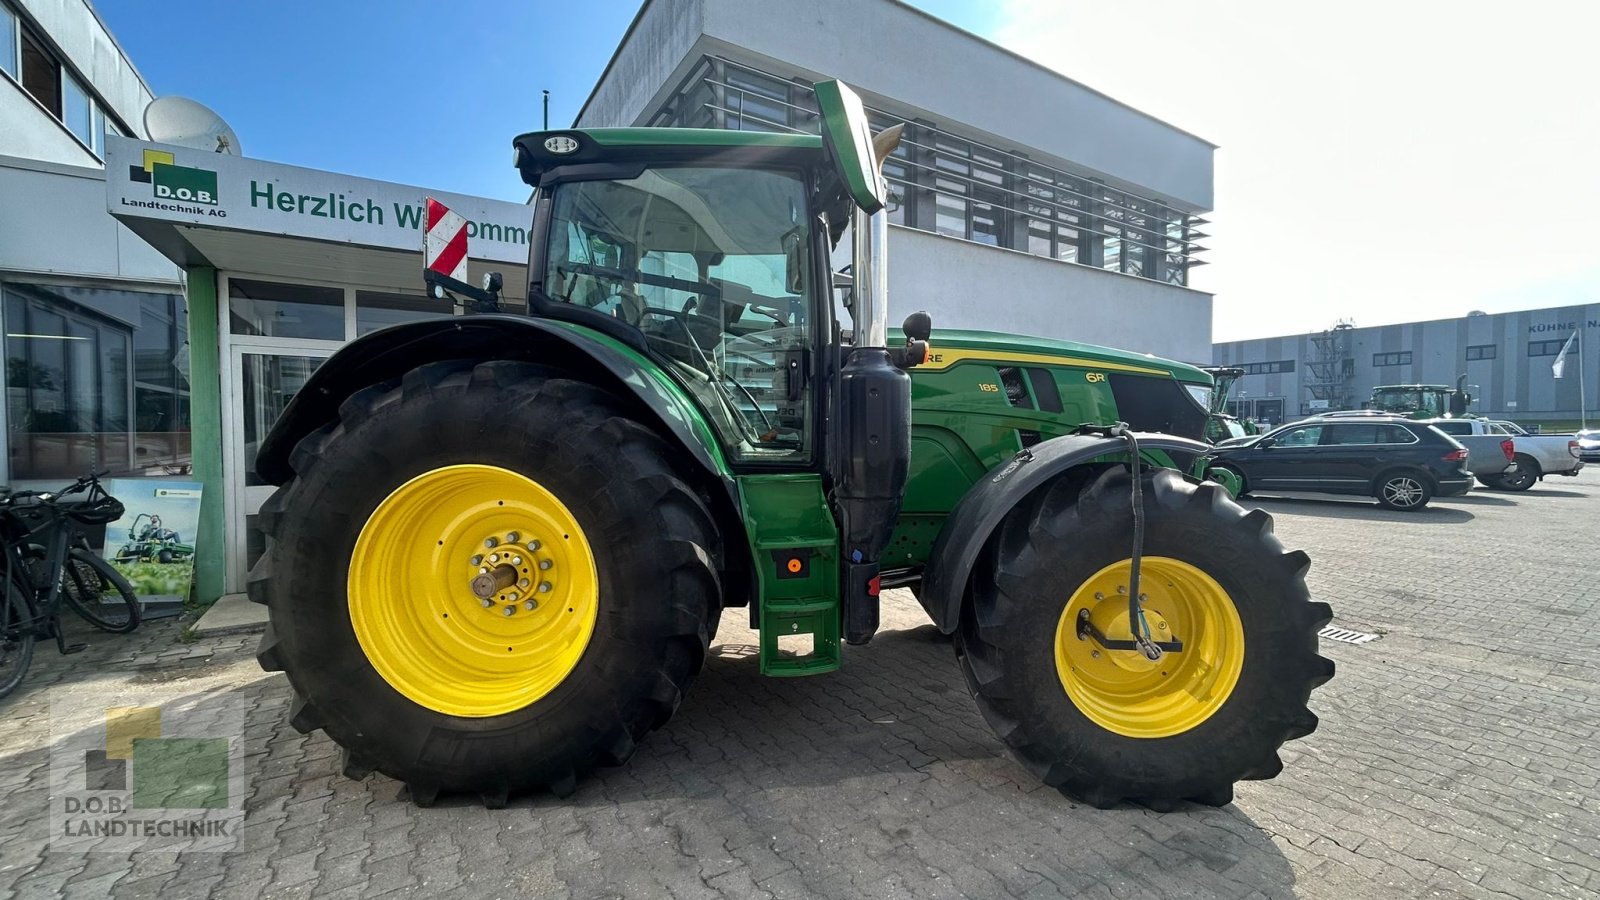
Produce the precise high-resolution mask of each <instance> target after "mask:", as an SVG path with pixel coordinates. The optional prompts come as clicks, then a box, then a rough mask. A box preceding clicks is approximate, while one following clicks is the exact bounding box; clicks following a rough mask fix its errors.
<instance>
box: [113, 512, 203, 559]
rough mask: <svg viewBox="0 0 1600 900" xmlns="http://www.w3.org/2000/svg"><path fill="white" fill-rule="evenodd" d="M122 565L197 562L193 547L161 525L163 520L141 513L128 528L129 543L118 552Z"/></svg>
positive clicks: (116, 557)
mask: <svg viewBox="0 0 1600 900" xmlns="http://www.w3.org/2000/svg"><path fill="white" fill-rule="evenodd" d="M114 559H115V560H116V561H117V562H119V563H141V562H143V563H174V562H188V561H189V560H191V559H194V545H193V544H186V543H184V542H183V540H182V539H181V538H180V537H179V536H178V533H177V532H176V531H173V530H172V529H170V528H167V527H166V526H164V525H162V524H161V517H160V516H154V515H150V514H149V513H140V514H138V515H137V516H134V517H133V523H132V524H130V525H129V526H128V541H127V543H125V544H123V545H122V546H121V547H120V548H119V549H118V550H117V553H116V556H115V557H114Z"/></svg>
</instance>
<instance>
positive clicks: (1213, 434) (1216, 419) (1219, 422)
mask: <svg viewBox="0 0 1600 900" xmlns="http://www.w3.org/2000/svg"><path fill="white" fill-rule="evenodd" d="M1201 371H1203V372H1205V373H1206V374H1207V375H1210V376H1211V378H1212V381H1213V385H1214V386H1213V387H1212V390H1211V407H1210V409H1209V410H1208V412H1209V413H1210V415H1209V417H1208V418H1207V419H1206V433H1205V438H1206V440H1207V441H1209V442H1211V443H1213V444H1219V443H1221V442H1223V441H1227V440H1232V439H1234V438H1242V437H1249V436H1250V435H1252V434H1255V433H1256V429H1255V427H1254V424H1255V423H1253V422H1252V423H1246V422H1241V421H1239V417H1238V416H1235V415H1233V414H1231V413H1229V412H1228V394H1229V392H1230V391H1231V390H1233V383H1234V382H1236V381H1238V380H1239V379H1240V378H1243V377H1244V369H1241V368H1239V367H1238V366H1205V367H1203V368H1202V369H1201Z"/></svg>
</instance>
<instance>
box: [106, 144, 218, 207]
mask: <svg viewBox="0 0 1600 900" xmlns="http://www.w3.org/2000/svg"><path fill="white" fill-rule="evenodd" d="M128 177H129V178H132V179H133V180H134V181H139V182H144V183H146V184H149V185H150V188H151V192H152V193H153V194H155V196H156V199H158V200H178V201H181V202H183V203H206V204H210V205H211V206H216V205H217V173H215V172H212V171H210V170H209V169H191V168H189V167H188V166H180V165H176V164H175V163H174V161H173V158H172V154H171V153H167V152H165V151H163V150H146V151H144V165H143V166H142V167H141V166H129V167H128Z"/></svg>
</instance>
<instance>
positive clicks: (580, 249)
mask: <svg viewBox="0 0 1600 900" xmlns="http://www.w3.org/2000/svg"><path fill="white" fill-rule="evenodd" d="M552 203H553V204H554V208H553V216H552V220H551V225H550V238H549V246H548V248H547V251H546V255H545V271H544V275H543V277H544V282H543V284H544V294H545V295H546V296H547V297H548V298H549V299H550V300H553V301H555V302H560V303H571V304H574V305H578V306H583V307H586V308H588V309H592V310H595V311H597V312H600V313H601V314H603V315H608V316H614V317H616V318H618V319H622V320H623V321H625V322H627V323H628V324H630V325H633V326H635V327H637V328H638V329H639V330H640V331H641V332H643V333H644V336H645V341H646V343H647V345H648V346H649V347H650V349H651V351H652V353H653V355H654V356H656V358H657V359H658V360H659V361H661V362H662V364H663V365H664V366H665V367H666V368H667V370H668V371H670V372H671V373H672V374H673V376H674V377H675V378H676V380H677V381H678V382H679V383H680V384H682V385H683V386H684V387H685V389H686V390H688V391H689V392H690V393H691V394H693V395H694V396H695V398H696V399H697V400H698V401H699V404H700V406H701V408H702V409H704V410H705V411H706V415H707V417H708V418H709V419H710V420H711V421H712V423H713V425H714V427H715V428H716V429H717V431H718V432H719V434H720V436H721V438H722V440H723V442H724V444H725V446H727V447H728V449H729V451H730V453H731V454H732V455H733V456H734V457H735V458H738V459H743V460H750V461H762V460H770V461H782V460H790V461H794V460H800V459H803V458H805V457H806V455H807V450H808V448H809V447H810V445H811V431H812V428H813V423H812V421H811V418H812V416H811V409H812V402H811V385H810V383H809V380H808V379H807V378H806V375H807V373H808V372H809V368H810V367H809V366H808V364H807V361H808V358H809V356H810V353H811V349H812V345H813V340H814V339H813V329H814V324H813V322H812V315H811V310H812V293H813V291H814V287H813V285H812V284H811V281H812V280H813V279H812V278H811V277H810V275H811V273H810V271H809V269H808V265H809V262H808V261H809V260H810V258H811V257H810V240H811V235H810V229H809V222H808V219H807V216H806V191H805V183H804V181H802V180H801V178H800V177H799V176H798V175H796V174H792V173H788V172H780V171H765V170H759V169H727V168H718V169H706V168H694V167H673V168H657V169H647V170H645V172H644V173H643V174H641V175H640V176H639V177H637V178H632V179H626V180H617V181H577V182H566V183H563V184H559V185H557V186H556V188H555V194H554V197H553V198H552Z"/></svg>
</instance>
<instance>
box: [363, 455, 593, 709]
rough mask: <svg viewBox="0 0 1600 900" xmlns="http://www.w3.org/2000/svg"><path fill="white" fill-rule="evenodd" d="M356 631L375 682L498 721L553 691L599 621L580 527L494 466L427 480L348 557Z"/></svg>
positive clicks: (407, 492)
mask: <svg viewBox="0 0 1600 900" xmlns="http://www.w3.org/2000/svg"><path fill="white" fill-rule="evenodd" d="M349 596H350V622H351V626H352V627H353V629H354V631H355V633H356V639H357V641H358V642H359V643H360V644H361V648H362V650H363V651H364V652H365V653H366V655H367V659H368V661H369V662H371V663H372V666H373V668H374V669H376V670H377V671H378V674H380V675H381V676H383V678H384V680H385V681H387V682H388V683H389V685H390V686H391V687H393V688H394V689H395V690H397V691H399V692H400V693H401V694H404V695H405V696H406V697H408V698H409V699H411V700H412V701H414V702H416V703H418V704H420V705H422V706H425V707H427V708H429V709H433V710H436V711H438V712H442V713H446V714H448V715H458V716H477V717H482V716H495V715H500V714H503V713H506V712H510V711H512V710H516V709H521V708H523V707H525V706H527V705H528V704H529V703H532V702H534V701H535V700H538V699H539V698H540V697H542V696H544V695H545V694H546V693H549V692H550V691H551V690H554V689H555V687H556V686H557V685H559V684H560V683H561V681H562V680H563V679H565V678H566V676H567V674H568V673H569V672H571V670H572V668H573V667H574V666H576V665H577V662H578V660H579V658H580V657H581V656H582V655H583V650H584V648H585V647H586V646H587V645H588V642H589V638H590V636H591V635H592V634H593V631H594V627H595V622H596V619H597V616H598V612H599V603H598V597H599V574H598V569H597V566H596V564H595V559H594V554H593V552H592V551H591V549H590V547H589V543H588V539H587V537H586V535H585V534H584V532H583V529H582V527H581V526H580V525H579V523H578V520H577V518H576V517H575V516H574V515H573V514H572V512H571V511H570V510H568V509H567V507H566V506H565V504H563V503H562V502H561V501H560V499H559V498H557V497H556V496H555V495H554V494H553V493H551V492H550V491H549V490H548V489H547V488H545V487H544V486H543V485H541V484H539V483H538V482H536V481H533V480H532V479H530V478H528V477H526V476H524V475H521V474H519V473H517V472H513V471H511V470H509V469H503V468H499V467H495V466H485V465H456V466H445V467H442V468H438V469H434V470H432V471H430V472H425V473H423V474H421V475H418V476H416V477H414V478H413V479H412V480H411V481H409V482H407V483H406V484H403V485H401V486H400V487H398V488H396V489H395V491H394V492H393V493H392V494H390V495H389V497H388V498H387V499H385V500H384V501H383V502H382V503H380V504H379V505H378V507H377V509H375V510H373V512H372V514H371V516H370V517H369V518H368V520H367V523H366V525H365V526H364V527H363V528H362V531H361V535H360V537H359V538H358V539H357V541H356V548H355V552H354V553H353V554H352V555H351V560H350V574H349Z"/></svg>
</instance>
